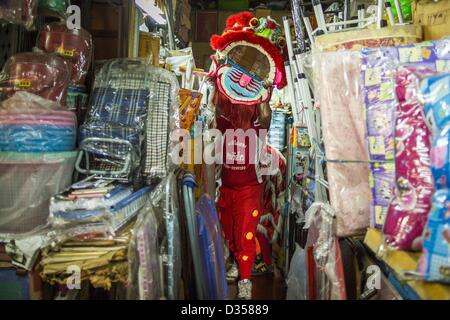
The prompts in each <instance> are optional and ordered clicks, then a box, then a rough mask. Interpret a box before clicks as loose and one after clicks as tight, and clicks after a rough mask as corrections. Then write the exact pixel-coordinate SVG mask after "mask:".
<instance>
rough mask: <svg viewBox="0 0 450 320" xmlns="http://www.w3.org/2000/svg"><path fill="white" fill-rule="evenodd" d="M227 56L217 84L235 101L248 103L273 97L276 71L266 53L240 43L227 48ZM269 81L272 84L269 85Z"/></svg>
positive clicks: (220, 69)
mask: <svg viewBox="0 0 450 320" xmlns="http://www.w3.org/2000/svg"><path fill="white" fill-rule="evenodd" d="M225 59H226V60H225V62H224V63H223V64H221V65H219V67H218V69H217V86H218V88H219V90H220V91H221V92H222V94H224V95H225V96H227V97H228V98H229V99H230V100H231V101H232V102H233V103H237V104H248V105H250V104H258V103H261V102H265V101H267V100H268V99H269V98H270V94H271V91H270V90H271V89H270V88H271V80H272V81H273V79H272V78H273V74H272V73H273V72H271V62H270V59H269V58H268V57H267V55H266V54H265V53H264V52H262V51H261V50H260V49H258V48H256V47H254V46H251V45H244V44H243V43H238V44H236V45H234V46H231V48H230V49H229V50H227V52H226V55H225ZM265 83H268V84H269V83H270V85H267V86H265V85H264V84H265ZM267 87H268V88H269V89H267Z"/></svg>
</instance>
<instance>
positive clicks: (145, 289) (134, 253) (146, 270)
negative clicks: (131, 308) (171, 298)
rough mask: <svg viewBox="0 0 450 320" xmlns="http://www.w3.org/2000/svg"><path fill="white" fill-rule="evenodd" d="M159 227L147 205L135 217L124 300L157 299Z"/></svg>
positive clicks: (151, 209)
mask: <svg viewBox="0 0 450 320" xmlns="http://www.w3.org/2000/svg"><path fill="white" fill-rule="evenodd" d="M161 228H162V226H161V225H160V223H159V221H158V219H157V218H156V215H155V212H154V210H153V208H152V206H151V204H150V203H147V204H146V205H145V207H144V208H143V209H142V211H141V213H140V214H139V217H138V220H137V222H136V224H135V226H134V228H133V233H132V234H133V236H132V238H131V241H130V244H129V248H128V286H127V299H128V300H159V299H161V298H163V297H164V292H163V291H162V290H161V280H160V279H161V272H162V270H161V269H160V265H159V252H160V247H159V242H158V239H159V237H158V232H159V231H160V229H161Z"/></svg>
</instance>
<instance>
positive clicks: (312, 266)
mask: <svg viewBox="0 0 450 320" xmlns="http://www.w3.org/2000/svg"><path fill="white" fill-rule="evenodd" d="M305 216H306V218H305V219H306V224H305V226H304V228H305V229H308V239H307V241H306V245H305V254H306V270H307V281H308V282H307V293H308V295H307V299H308V300H345V299H346V292H345V282H344V273H343V268H344V266H343V265H342V260H341V257H340V249H339V241H338V239H337V238H336V237H335V236H334V235H333V233H334V228H335V223H336V220H335V216H334V213H333V209H332V208H331V207H330V206H329V205H327V204H322V203H314V204H313V205H311V207H310V208H309V209H308V211H307V212H305Z"/></svg>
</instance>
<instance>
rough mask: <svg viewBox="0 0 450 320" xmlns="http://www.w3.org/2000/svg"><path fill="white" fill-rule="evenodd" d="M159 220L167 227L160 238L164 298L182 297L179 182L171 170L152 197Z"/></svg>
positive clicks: (174, 298)
mask: <svg viewBox="0 0 450 320" xmlns="http://www.w3.org/2000/svg"><path fill="white" fill-rule="evenodd" d="M150 197H151V198H150V201H151V204H152V206H153V208H154V211H155V214H156V217H157V219H159V221H161V225H163V226H164V227H163V228H162V229H163V232H162V237H161V238H160V241H159V243H158V244H159V247H160V248H161V250H160V252H159V253H160V257H159V261H160V262H159V263H160V274H162V275H164V277H163V278H162V279H161V280H162V286H161V288H163V292H164V298H166V299H169V300H178V299H180V294H181V290H180V288H181V285H182V283H181V267H182V266H181V245H180V239H181V235H180V223H179V214H180V211H179V208H178V204H179V202H178V198H177V181H176V178H175V175H174V173H173V172H170V173H169V174H168V175H167V176H166V177H165V178H164V179H163V180H162V181H161V182H160V183H159V184H158V185H157V186H156V188H155V190H154V191H153V192H152V194H151V196H150Z"/></svg>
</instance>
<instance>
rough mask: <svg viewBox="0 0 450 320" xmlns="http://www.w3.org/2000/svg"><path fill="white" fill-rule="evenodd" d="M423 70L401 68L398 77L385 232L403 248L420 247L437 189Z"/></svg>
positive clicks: (391, 241) (390, 239)
mask: <svg viewBox="0 0 450 320" xmlns="http://www.w3.org/2000/svg"><path fill="white" fill-rule="evenodd" d="M422 72H429V71H428V70H425V71H420V70H418V69H416V68H413V67H408V68H399V70H398V72H397V76H396V82H397V83H396V92H397V99H398V105H397V108H396V112H395V118H396V123H395V179H396V180H395V181H396V185H395V190H394V198H393V199H392V202H391V204H390V205H389V208H388V212H387V215H386V221H385V224H384V228H383V233H384V239H385V241H386V243H387V244H388V245H389V246H390V247H394V248H398V249H402V250H410V249H414V247H416V246H417V244H415V243H414V241H416V240H417V238H418V237H420V236H421V234H422V231H423V228H424V226H425V223H426V220H427V216H428V212H429V211H430V209H431V197H432V193H433V190H434V185H433V180H432V175H431V168H430V163H431V160H430V151H431V143H430V140H431V139H430V131H429V129H428V127H427V125H426V123H425V120H424V117H423V113H422V110H421V108H422V105H421V104H420V102H419V100H418V94H417V90H416V89H415V82H416V81H418V75H420V74H421V73H422ZM422 74H423V73H422Z"/></svg>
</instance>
